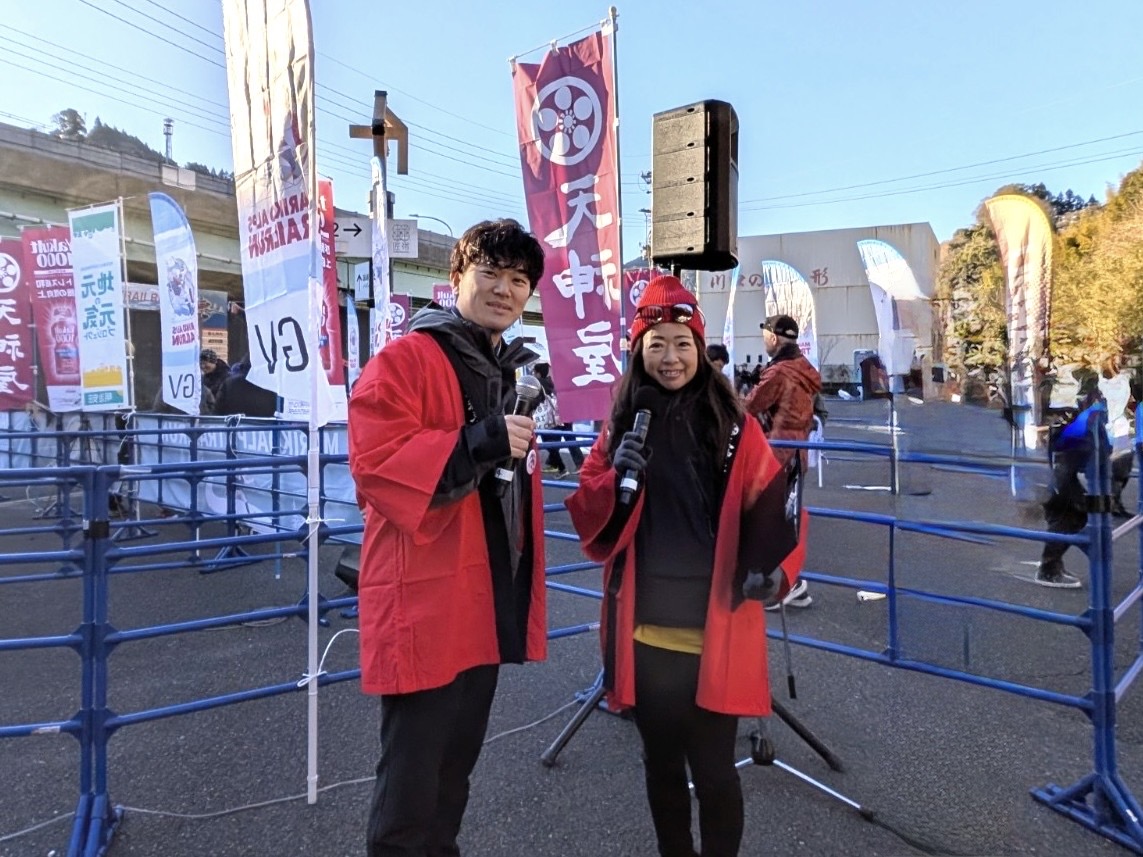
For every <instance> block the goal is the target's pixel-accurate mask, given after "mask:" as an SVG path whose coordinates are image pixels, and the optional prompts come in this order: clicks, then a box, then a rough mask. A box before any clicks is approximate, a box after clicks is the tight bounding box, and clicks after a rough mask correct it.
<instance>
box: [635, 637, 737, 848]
mask: <svg viewBox="0 0 1143 857" xmlns="http://www.w3.org/2000/svg"><path fill="white" fill-rule="evenodd" d="M698 672H699V656H698V655H688V654H684V653H682V652H672V651H670V650H668V649H660V648H656V647H655V646H647V645H644V644H643V643H639V642H636V643H635V702H636V705H635V723H636V725H637V726H638V728H639V734H640V735H641V736H642V737H643V757H644V764H645V766H646V777H647V800H648V802H649V803H650V805H651V818H652V820H653V822H654V824H655V835H656V836H657V837H658V840H659V854H660V855H662V857H696V854H698V853H699V852H696V851H695V847H694V840H693V839H692V838H691V799H690V794H689V792H688V790H687V767H688V766H689V767H690V772H691V778H692V779H693V781H694V784H695V795H696V796H697V797H698V803H699V835H700V836H701V838H702V851H701V855H702V857H735V855H737V854H738V847H739V844H740V843H741V841H742V824H743V810H742V786H741V783H740V782H739V779H738V771H737V769H736V768H735V767H734V762H735V741H736V739H737V736H738V718H737V717H732V716H730V715H728V714H715V713H714V712H712V711H706V710H705V709H702V708H699V707H698V706H697V705H695V695H696V693H697V691H698Z"/></svg>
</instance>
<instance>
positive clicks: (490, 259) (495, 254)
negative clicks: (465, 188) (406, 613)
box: [449, 217, 544, 290]
mask: <svg viewBox="0 0 1143 857" xmlns="http://www.w3.org/2000/svg"><path fill="white" fill-rule="evenodd" d="M480 264H487V265H492V266H493V267H495V268H518V269H520V270H521V271H523V272H524V273H525V275H526V276H527V277H528V280H529V281H530V282H531V283H532V289H533V290H535V288H536V284H537V283H539V282H540V277H541V276H542V275H543V273H544V249H543V248H542V247H541V246H540V242H539V241H537V240H536V238H535V236H534V235H532V233H530V232H529V231H528V230H527V229H525V228H524V227H523V226H521V225H520V223H519V222H517V221H515V220H513V219H511V218H508V217H506V218H502V219H501V220H484V221H481V222H480V223H477V224H476V225H475V226H470V227H469V228H468V229H467V230H465V233H464V234H463V235H461V236H460V240H459V241H457V242H456V244H455V245H453V248H452V258H451V259H450V260H449V271H450V273H452V274H463V273H464V272H465V271H466V270H467V269H468V267H469V266H470V265H480Z"/></svg>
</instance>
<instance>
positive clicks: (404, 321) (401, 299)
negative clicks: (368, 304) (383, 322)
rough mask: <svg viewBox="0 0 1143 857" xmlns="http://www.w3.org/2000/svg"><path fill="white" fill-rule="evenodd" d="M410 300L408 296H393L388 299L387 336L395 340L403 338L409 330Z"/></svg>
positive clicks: (411, 305)
mask: <svg viewBox="0 0 1143 857" xmlns="http://www.w3.org/2000/svg"><path fill="white" fill-rule="evenodd" d="M412 307H413V304H412V298H411V296H409V295H393V296H391V297H390V298H389V336H390V338H392V339H396V338H397V337H399V336H404V335H405V331H406V330H408V328H409V316H410V315H412Z"/></svg>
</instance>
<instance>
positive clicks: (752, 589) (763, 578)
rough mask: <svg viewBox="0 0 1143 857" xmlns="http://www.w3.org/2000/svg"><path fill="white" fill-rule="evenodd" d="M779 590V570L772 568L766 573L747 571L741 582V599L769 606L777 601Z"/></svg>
mask: <svg viewBox="0 0 1143 857" xmlns="http://www.w3.org/2000/svg"><path fill="white" fill-rule="evenodd" d="M781 588H782V570H781V568H772V569H770V570H769V571H767V572H761V571H748V572H746V579H745V580H744V581H742V597H743V598H749V599H750V600H751V601H761V602H763V603H765V604H766V605H771V604H773V603H775V601H776V600H777V598H778V592H779V591H780V590H781Z"/></svg>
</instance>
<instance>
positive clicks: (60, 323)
mask: <svg viewBox="0 0 1143 857" xmlns="http://www.w3.org/2000/svg"><path fill="white" fill-rule="evenodd" d="M20 242H21V243H22V244H23V245H24V264H25V268H26V271H25V274H26V276H28V277H30V278H31V285H32V317H33V318H34V319H35V322H36V331H37V350H38V352H39V358H40V373H41V377H42V378H43V379H44V388H45V390H46V392H47V398H48V402H47V405H48V409H49V410H51V411H53V412H55V413H57V414H59V413H67V412H69V411H78V410H79V409H80V395H79V384H80V377H79V322H78V321H77V320H76V317H75V285H74V284H75V280H74V279H73V278H72V273H71V230H70V229H68V228H67V227H66V226H45V227H38V228H34V229H25V230H24V231H23V232H22V233H20Z"/></svg>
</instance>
